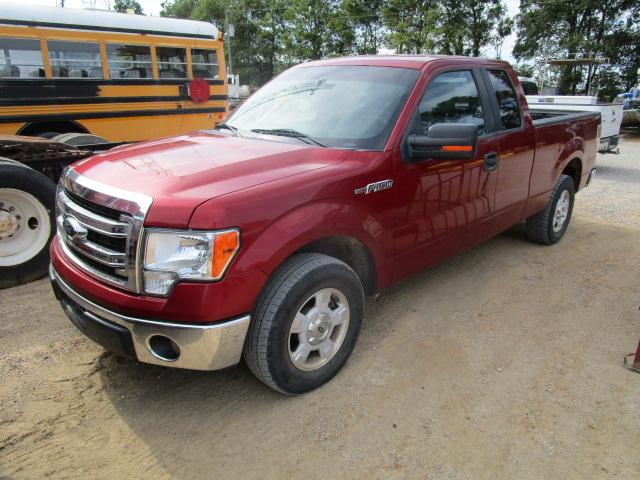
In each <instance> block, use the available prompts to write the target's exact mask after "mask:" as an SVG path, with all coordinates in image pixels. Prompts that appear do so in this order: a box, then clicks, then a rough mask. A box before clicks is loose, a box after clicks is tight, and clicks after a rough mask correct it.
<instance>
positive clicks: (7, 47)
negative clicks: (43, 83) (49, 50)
mask: <svg viewBox="0 0 640 480" xmlns="http://www.w3.org/2000/svg"><path fill="white" fill-rule="evenodd" d="M44 76H45V75H44V65H43V62H42V52H40V41H39V40H28V39H22V38H0V77H1V78H29V77H31V78H33V77H35V78H38V77H44Z"/></svg>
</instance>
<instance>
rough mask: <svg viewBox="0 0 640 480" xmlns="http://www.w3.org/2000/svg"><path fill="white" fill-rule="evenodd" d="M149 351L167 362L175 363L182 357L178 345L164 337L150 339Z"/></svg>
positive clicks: (155, 336)
mask: <svg viewBox="0 0 640 480" xmlns="http://www.w3.org/2000/svg"><path fill="white" fill-rule="evenodd" d="M149 350H150V351H151V353H152V354H153V355H154V356H156V357H157V358H159V359H160V360H164V361H165V362H175V361H176V360H177V359H178V357H179V356H180V347H179V346H178V344H177V343H176V342H174V341H173V340H172V339H170V338H169V337H165V336H164V335H153V336H152V337H151V338H149Z"/></svg>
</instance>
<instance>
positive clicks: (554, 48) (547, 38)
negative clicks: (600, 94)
mask: <svg viewBox="0 0 640 480" xmlns="http://www.w3.org/2000/svg"><path fill="white" fill-rule="evenodd" d="M637 9H638V7H637V5H636V2H634V1H632V0H608V1H606V2H603V1H601V0H575V1H571V2H568V1H567V2H564V1H563V2H560V1H553V2H551V1H548V0H527V2H521V4H520V14H519V15H518V16H517V32H518V39H517V42H516V46H515V48H514V50H513V54H514V56H515V57H516V59H518V60H537V61H538V62H540V61H542V62H544V61H545V56H557V57H564V58H569V59H580V58H585V57H591V58H593V57H602V56H606V55H607V53H609V54H610V55H611V54H612V53H615V52H616V51H618V50H619V49H621V48H623V47H625V45H622V44H615V42H616V32H620V31H621V30H622V31H624V30H625V27H624V26H623V25H624V24H625V23H626V20H625V19H627V20H629V19H633V18H635V19H636V25H637ZM634 12H636V13H634ZM623 36H624V35H623ZM619 39H620V36H618V41H619ZM636 45H637V41H636ZM627 46H628V45H627ZM541 50H546V51H545V53H544V56H543V55H540V52H541ZM615 56H616V57H617V56H618V55H615ZM611 57H612V58H613V55H611ZM615 62H620V59H619V60H616V61H615ZM600 68H601V67H599V66H598V65H592V66H580V65H567V66H564V67H563V68H561V70H560V71H559V79H558V81H559V87H560V89H561V91H564V92H566V93H571V94H576V93H578V90H581V91H583V92H589V90H590V87H591V84H592V83H593V82H594V79H595V78H597V76H598V73H599V70H600ZM613 68H614V69H615V68H618V66H617V64H616V63H614V64H613ZM626 75H629V76H630V75H631V74H630V72H627V74H626Z"/></svg>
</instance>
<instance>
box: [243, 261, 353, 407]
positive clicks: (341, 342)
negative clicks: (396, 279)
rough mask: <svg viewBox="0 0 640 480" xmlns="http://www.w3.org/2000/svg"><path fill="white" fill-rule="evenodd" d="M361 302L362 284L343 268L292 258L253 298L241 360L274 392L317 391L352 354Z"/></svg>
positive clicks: (338, 265)
mask: <svg viewBox="0 0 640 480" xmlns="http://www.w3.org/2000/svg"><path fill="white" fill-rule="evenodd" d="M364 298H365V297H364V291H363V288H362V284H361V282H360V280H359V279H358V276H357V275H356V273H355V272H354V271H353V270H352V269H351V268H350V267H349V266H348V265H347V264H345V263H343V262H341V261H339V260H337V259H335V258H333V257H329V256H327V255H321V254H318V253H304V254H298V255H294V256H293V257H291V258H290V259H289V260H287V261H286V262H285V263H284V264H283V265H282V266H281V267H280V268H279V269H278V270H277V271H276V272H275V273H274V274H273V275H272V276H271V278H270V279H269V281H268V282H267V284H266V285H265V287H264V288H263V290H262V292H261V294H260V295H259V297H258V300H257V302H256V304H255V307H254V310H253V312H252V318H251V324H250V326H249V331H248V333H247V338H246V341H245V346H244V352H243V357H244V359H245V362H246V363H247V365H248V366H249V368H250V369H251V371H252V372H253V373H254V375H255V376H256V377H258V379H260V380H261V381H262V382H264V383H265V384H266V385H268V386H269V387H271V388H273V389H274V390H276V391H278V392H281V393H286V394H289V395H295V394H301V393H305V392H308V391H310V390H313V389H315V388H318V387H320V386H321V385H323V384H324V383H326V382H328V381H329V380H330V379H331V378H332V377H333V376H334V375H336V374H337V373H338V371H340V369H341V368H342V366H343V365H344V364H345V362H346V361H347V359H348V358H349V356H350V355H351V352H352V351H353V348H354V346H355V343H356V339H357V337H358V333H359V332H360V324H361V323H362V317H363V315H364ZM305 353H306V355H305Z"/></svg>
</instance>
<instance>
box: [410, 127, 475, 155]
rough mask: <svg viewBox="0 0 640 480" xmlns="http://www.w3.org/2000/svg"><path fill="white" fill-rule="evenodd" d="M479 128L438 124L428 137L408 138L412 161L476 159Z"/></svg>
mask: <svg viewBox="0 0 640 480" xmlns="http://www.w3.org/2000/svg"><path fill="white" fill-rule="evenodd" d="M477 141H478V126H477V125H472V124H468V123H436V124H435V125H431V127H429V132H428V135H414V134H411V135H409V137H408V138H407V143H408V144H409V157H410V158H411V159H412V160H425V159H447V158H451V159H459V158H474V157H475V154H476V144H477Z"/></svg>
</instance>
